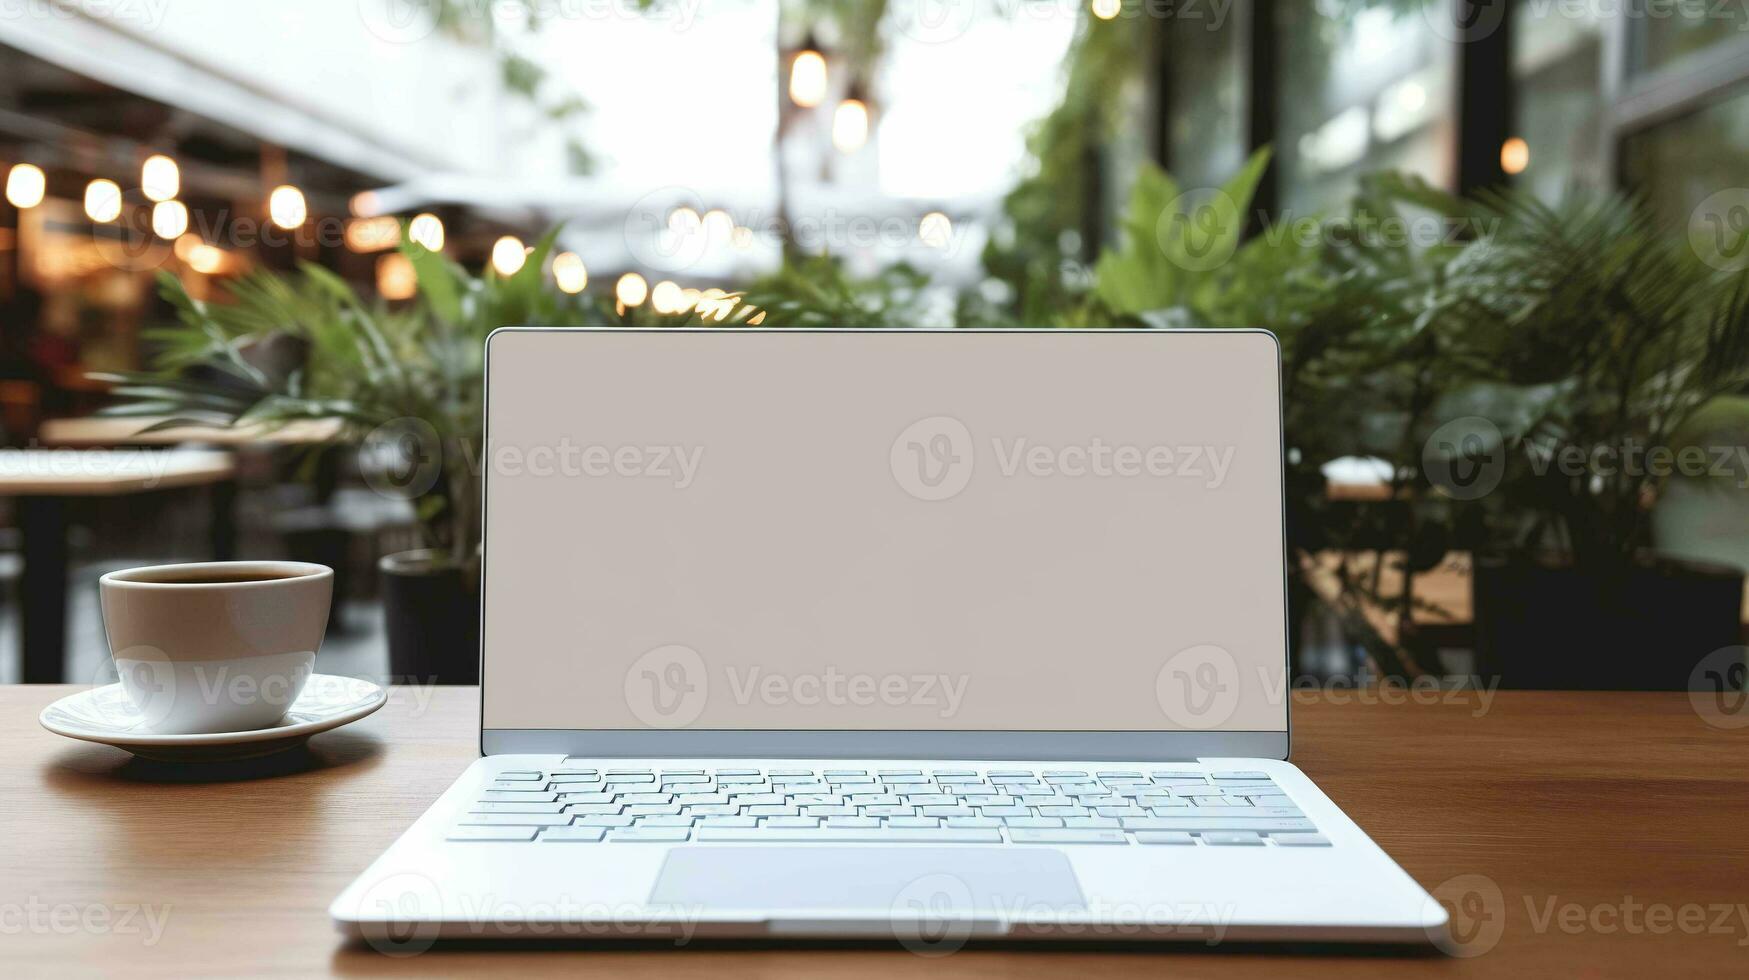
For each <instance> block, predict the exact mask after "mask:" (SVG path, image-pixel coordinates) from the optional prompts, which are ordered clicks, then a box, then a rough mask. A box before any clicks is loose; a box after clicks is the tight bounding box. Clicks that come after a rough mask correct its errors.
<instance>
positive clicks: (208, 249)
mask: <svg viewBox="0 0 1749 980" xmlns="http://www.w3.org/2000/svg"><path fill="white" fill-rule="evenodd" d="M188 267H189V268H190V269H193V270H194V271H196V272H198V273H200V274H201V275H203V276H210V275H212V274H213V273H215V272H218V271H219V270H220V269H223V268H224V267H225V253H224V252H223V251H220V250H219V249H217V248H215V247H213V246H211V245H208V244H207V243H205V242H201V243H200V244H198V245H196V246H195V247H194V248H193V250H191V251H190V252H189V254H188Z"/></svg>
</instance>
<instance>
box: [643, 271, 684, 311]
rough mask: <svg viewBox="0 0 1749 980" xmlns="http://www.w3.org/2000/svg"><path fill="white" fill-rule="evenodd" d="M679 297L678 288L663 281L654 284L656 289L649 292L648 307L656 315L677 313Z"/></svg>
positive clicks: (665, 280)
mask: <svg viewBox="0 0 1749 980" xmlns="http://www.w3.org/2000/svg"><path fill="white" fill-rule="evenodd" d="M680 296H681V290H680V287H679V286H678V285H676V284H674V283H672V282H670V281H668V280H667V279H664V280H662V281H661V282H659V283H657V284H656V288H654V289H652V290H650V306H651V307H653V308H654V309H655V310H656V312H657V313H679V312H680Z"/></svg>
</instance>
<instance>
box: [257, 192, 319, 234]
mask: <svg viewBox="0 0 1749 980" xmlns="http://www.w3.org/2000/svg"><path fill="white" fill-rule="evenodd" d="M267 216H268V217H269V218H271V219H272V220H273V223H274V224H276V225H278V226H280V227H281V228H284V229H286V230H287V231H290V230H291V229H293V228H302V227H303V225H304V219H305V218H308V217H309V216H310V206H309V204H308V203H307V202H305V201H304V192H303V191H300V190H298V189H297V188H296V187H293V186H291V185H290V184H282V185H281V186H279V187H275V188H274V189H273V193H272V194H269V195H268V196H267Z"/></svg>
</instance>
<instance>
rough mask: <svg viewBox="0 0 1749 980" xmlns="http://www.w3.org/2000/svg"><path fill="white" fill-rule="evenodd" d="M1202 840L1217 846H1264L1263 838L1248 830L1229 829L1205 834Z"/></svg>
mask: <svg viewBox="0 0 1749 980" xmlns="http://www.w3.org/2000/svg"><path fill="white" fill-rule="evenodd" d="M1202 842H1203V843H1204V844H1213V845H1215V846H1217V847H1223V846H1234V845H1237V846H1241V847H1261V846H1263V838H1261V837H1259V836H1257V835H1256V834H1253V833H1250V832H1248V831H1227V832H1224V833H1219V834H1203V835H1202Z"/></svg>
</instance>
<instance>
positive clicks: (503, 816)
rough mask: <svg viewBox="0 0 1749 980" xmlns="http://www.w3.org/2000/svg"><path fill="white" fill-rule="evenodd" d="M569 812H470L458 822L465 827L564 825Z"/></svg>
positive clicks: (566, 822) (568, 819) (567, 820)
mask: <svg viewBox="0 0 1749 980" xmlns="http://www.w3.org/2000/svg"><path fill="white" fill-rule="evenodd" d="M570 822H571V815H570V814H568V813H470V814H468V815H466V816H464V817H462V818H461V819H460V820H457V821H456V823H458V824H460V825H462V826H464V827H563V826H565V825H566V824H568V823H570Z"/></svg>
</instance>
